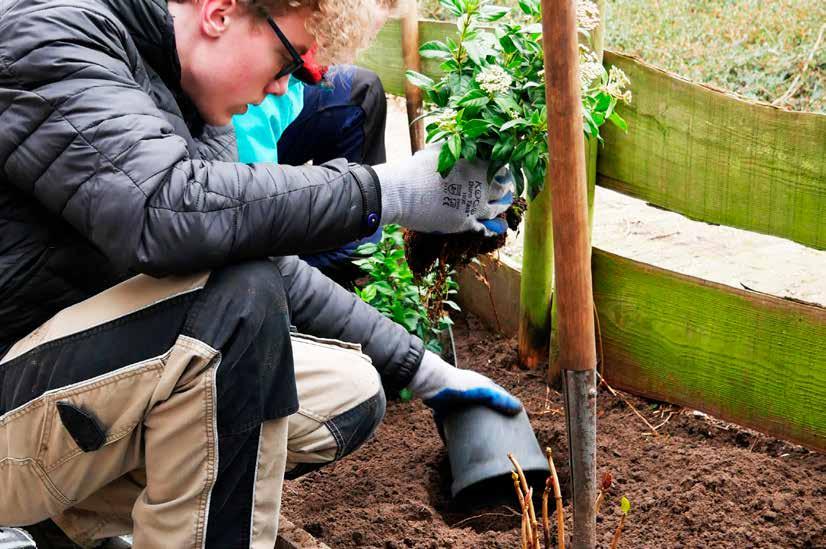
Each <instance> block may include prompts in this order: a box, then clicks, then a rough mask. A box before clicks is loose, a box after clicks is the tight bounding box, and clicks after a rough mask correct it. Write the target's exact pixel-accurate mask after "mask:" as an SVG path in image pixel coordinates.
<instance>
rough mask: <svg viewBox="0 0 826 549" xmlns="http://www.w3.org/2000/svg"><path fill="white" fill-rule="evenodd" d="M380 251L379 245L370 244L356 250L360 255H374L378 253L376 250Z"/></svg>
mask: <svg viewBox="0 0 826 549" xmlns="http://www.w3.org/2000/svg"><path fill="white" fill-rule="evenodd" d="M378 249H379V247H378V245H377V244H374V243H372V242H368V243H366V244H362V245H361V246H359V247H358V248H356V253H357V254H359V255H373V254H374V253H376V250H378Z"/></svg>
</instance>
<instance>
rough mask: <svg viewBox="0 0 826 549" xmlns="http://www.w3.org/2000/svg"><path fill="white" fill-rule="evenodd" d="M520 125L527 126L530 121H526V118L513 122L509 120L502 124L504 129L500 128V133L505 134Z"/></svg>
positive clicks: (516, 119) (515, 119)
mask: <svg viewBox="0 0 826 549" xmlns="http://www.w3.org/2000/svg"><path fill="white" fill-rule="evenodd" d="M520 124H521V125H527V124H528V121H527V120H525V119H524V118H514V119H513V120H508V121H507V122H505V123H504V124H502V127H500V128H499V131H500V132H504V131H507V130H509V129H511V128H514V127H516V126H519V125H520Z"/></svg>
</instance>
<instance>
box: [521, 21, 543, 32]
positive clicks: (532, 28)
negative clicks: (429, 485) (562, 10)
mask: <svg viewBox="0 0 826 549" xmlns="http://www.w3.org/2000/svg"><path fill="white" fill-rule="evenodd" d="M522 32H523V33H525V34H542V23H533V24H531V25H527V26H524V27H522Z"/></svg>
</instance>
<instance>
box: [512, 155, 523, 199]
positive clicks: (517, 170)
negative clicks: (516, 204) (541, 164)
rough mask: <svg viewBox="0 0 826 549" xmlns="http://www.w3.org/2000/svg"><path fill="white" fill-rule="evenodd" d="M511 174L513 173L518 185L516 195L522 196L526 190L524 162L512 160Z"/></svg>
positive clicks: (514, 180)
mask: <svg viewBox="0 0 826 549" xmlns="http://www.w3.org/2000/svg"><path fill="white" fill-rule="evenodd" d="M511 174H513V182H514V184H515V185H516V196H522V193H523V192H525V175H524V174H523V173H522V164H519V163H517V162H514V161H513V160H511Z"/></svg>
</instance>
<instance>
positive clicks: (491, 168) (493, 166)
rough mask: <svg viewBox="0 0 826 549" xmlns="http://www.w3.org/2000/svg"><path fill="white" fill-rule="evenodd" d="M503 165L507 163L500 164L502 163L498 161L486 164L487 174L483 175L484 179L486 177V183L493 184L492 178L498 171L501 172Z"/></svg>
mask: <svg viewBox="0 0 826 549" xmlns="http://www.w3.org/2000/svg"><path fill="white" fill-rule="evenodd" d="M505 164H507V162H502V161H499V160H491V161H490V162H488V170H487V173H486V174H485V175H486V177H487V181H488V183H491V182H493V178H494V176H495V175H496V174H497V173H499V170H501V169H502V168H503V167H505Z"/></svg>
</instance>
